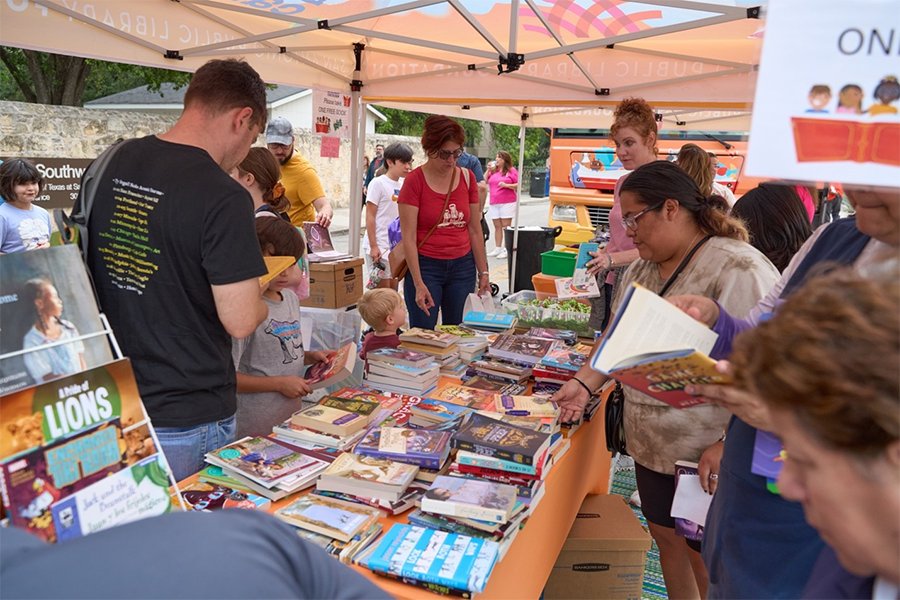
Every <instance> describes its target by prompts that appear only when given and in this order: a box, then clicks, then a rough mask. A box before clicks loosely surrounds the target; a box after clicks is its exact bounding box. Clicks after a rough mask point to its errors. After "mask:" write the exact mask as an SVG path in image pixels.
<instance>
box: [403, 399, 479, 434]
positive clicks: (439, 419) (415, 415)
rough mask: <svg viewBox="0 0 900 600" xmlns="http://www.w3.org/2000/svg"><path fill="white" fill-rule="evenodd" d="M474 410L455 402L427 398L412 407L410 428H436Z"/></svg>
mask: <svg viewBox="0 0 900 600" xmlns="http://www.w3.org/2000/svg"><path fill="white" fill-rule="evenodd" d="M473 410H474V409H473V408H470V407H468V406H463V405H460V404H455V403H453V402H446V401H443V400H436V399H434V398H425V399H424V400H422V401H421V402H419V403H418V404H417V405H415V406H413V407H412V410H411V415H410V418H409V425H410V427H425V428H435V427H437V426H438V425H443V424H444V423H448V422H451V421H455V420H456V419H459V418H461V417H464V416H465V415H467V414H469V413H471V412H472V411H473Z"/></svg>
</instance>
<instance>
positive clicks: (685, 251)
mask: <svg viewBox="0 0 900 600" xmlns="http://www.w3.org/2000/svg"><path fill="white" fill-rule="evenodd" d="M701 233H702V232H701V231H698V232H697V235H695V236H694V239H692V240H691V243H690V244H688V247H687V248H685V249H684V254H682V255H681V259H680V260H679V261H678V264H679V265H680V264H681V263H682V262H684V257H685V256H687V253H688V252H690V251H691V248H693V247H694V242H696V241H697V238H698V237H700V234H701ZM661 266H662V265H660V266H658V267H656V269H657V272H659V269H660V267H661ZM675 268H676V269H677V268H678V267H675ZM660 277H662V275H661V274H660ZM670 277H671V275H670Z"/></svg>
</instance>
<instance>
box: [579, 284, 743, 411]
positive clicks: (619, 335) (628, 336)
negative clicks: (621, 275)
mask: <svg viewBox="0 0 900 600" xmlns="http://www.w3.org/2000/svg"><path fill="white" fill-rule="evenodd" d="M717 338H718V335H717V334H716V333H715V332H713V331H711V330H710V329H709V328H708V327H706V326H705V325H703V324H702V323H699V322H697V321H696V320H694V319H693V318H691V317H689V316H688V315H687V314H685V313H684V312H682V311H681V310H679V309H678V308H676V307H675V305H673V304H670V303H669V302H668V301H666V300H665V299H663V298H660V297H659V296H657V295H656V294H654V293H653V292H651V291H650V290H648V289H646V288H644V287H641V286H640V285H638V284H633V285H632V287H631V288H630V289H629V290H628V291H627V293H626V295H625V297H624V299H623V300H622V304H621V306H620V308H619V312H618V313H617V314H616V318H615V319H614V320H613V322H612V324H611V325H610V326H609V329H608V332H607V334H606V338H605V339H604V341H603V343H602V345H601V346H600V350H599V351H598V352H597V354H596V355H595V356H594V359H593V361H592V362H591V366H592V367H593V368H594V369H595V370H597V371H600V372H601V373H605V374H607V375H609V376H610V377H613V378H614V379H616V380H617V381H620V382H622V383H623V384H626V385H629V386H631V387H633V388H635V389H637V390H638V391H641V392H643V393H645V394H647V395H649V396H651V397H653V398H656V399H657V400H660V401H661V402H665V403H666V404H669V405H670V406H673V407H675V408H688V407H690V406H696V405H697V404H703V403H704V402H703V400H702V399H700V398H697V397H694V396H690V395H688V394H686V393H685V392H684V387H685V386H686V385H689V384H694V383H704V384H709V383H714V384H727V383H730V382H731V381H730V378H729V377H728V376H726V375H724V374H722V373H719V372H718V371H717V370H716V366H715V365H716V363H715V361H714V360H712V359H711V358H709V356H708V354H709V352H710V351H711V350H712V348H713V345H714V344H715V342H716V339H717Z"/></svg>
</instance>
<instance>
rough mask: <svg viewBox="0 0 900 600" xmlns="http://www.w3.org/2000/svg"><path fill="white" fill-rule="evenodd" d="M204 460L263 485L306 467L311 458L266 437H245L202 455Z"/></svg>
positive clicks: (266, 485) (268, 484)
mask: <svg viewBox="0 0 900 600" xmlns="http://www.w3.org/2000/svg"><path fill="white" fill-rule="evenodd" d="M206 458H207V461H209V462H210V463H212V464H214V465H218V466H220V467H224V468H226V469H229V470H232V471H234V472H235V473H237V474H239V475H242V476H244V477H246V478H247V479H250V480H251V481H255V482H257V483H258V484H260V485H262V486H263V487H266V488H271V487H273V486H275V485H277V483H278V481H279V480H280V479H283V478H284V477H286V476H288V475H290V474H292V473H294V472H296V471H300V470H302V469H304V468H306V467H308V466H309V465H310V464H311V463H313V461H314V460H315V459H313V458H310V457H309V456H306V455H304V454H301V453H299V452H296V451H294V450H292V449H290V448H288V447H286V446H285V445H283V444H280V443H278V442H276V441H275V440H272V439H270V438H264V437H245V438H243V439H241V440H238V441H237V442H234V443H233V444H229V445H227V446H225V447H223V448H219V449H218V450H216V451H214V452H210V453H209V454H207V455H206Z"/></svg>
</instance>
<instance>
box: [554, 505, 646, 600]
mask: <svg viewBox="0 0 900 600" xmlns="http://www.w3.org/2000/svg"><path fill="white" fill-rule="evenodd" d="M650 545H651V540H650V534H649V533H647V532H646V531H644V528H643V527H642V526H641V523H640V521H638V518H637V517H636V516H635V514H634V512H633V511H632V510H631V508H629V507H628V505H627V504H626V503H625V501H624V499H623V498H621V497H620V496H610V495H606V494H601V495H597V496H588V497H587V498H585V500H584V502H583V503H582V505H581V508H580V509H579V511H578V515H577V516H576V518H575V522H574V523H573V524H572V529H570V530H569V536H568V537H567V538H566V542H565V544H563V547H562V550H561V551H560V553H559V557H557V559H556V564H555V565H554V566H553V571H552V572H551V573H550V578H549V579H548V580H547V585H546V586H545V587H544V596H543V597H544V598H545V599H546V600H552V599H555V598H610V599H621V600H629V599H632V598H633V599H636V600H640V598H641V589H642V586H643V581H644V563H645V561H646V559H647V550H649V549H650Z"/></svg>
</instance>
